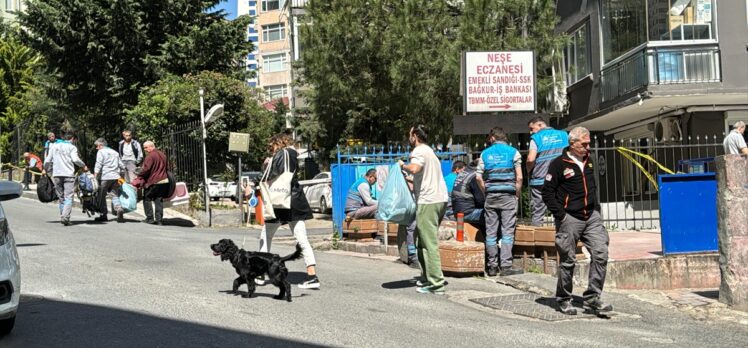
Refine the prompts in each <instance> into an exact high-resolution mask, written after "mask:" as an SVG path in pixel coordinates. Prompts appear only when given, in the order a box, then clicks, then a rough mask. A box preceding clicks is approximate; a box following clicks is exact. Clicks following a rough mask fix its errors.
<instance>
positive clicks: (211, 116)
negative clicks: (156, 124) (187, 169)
mask: <svg viewBox="0 0 748 348" xmlns="http://www.w3.org/2000/svg"><path fill="white" fill-rule="evenodd" d="M204 94H205V90H204V89H203V88H202V87H200V123H201V124H202V129H203V190H205V215H206V217H207V218H208V226H210V225H211V224H212V221H211V218H210V197H209V195H208V154H207V152H206V150H205V141H206V140H207V139H208V133H207V131H206V130H205V126H206V125H207V124H209V123H210V122H212V121H215V120H217V119H218V118H219V117H221V115H222V114H223V104H216V105H213V107H212V108H210V110H208V114H207V115H205V102H204V100H203V95H204Z"/></svg>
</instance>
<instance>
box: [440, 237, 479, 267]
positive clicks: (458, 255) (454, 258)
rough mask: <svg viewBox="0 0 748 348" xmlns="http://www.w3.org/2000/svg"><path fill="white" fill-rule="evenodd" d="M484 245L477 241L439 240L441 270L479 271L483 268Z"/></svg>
mask: <svg viewBox="0 0 748 348" xmlns="http://www.w3.org/2000/svg"><path fill="white" fill-rule="evenodd" d="M485 252H486V251H485V245H484V244H483V243H479V242H470V241H466V242H457V241H454V240H448V241H441V242H439V255H440V256H441V261H442V271H444V272H452V273H481V272H483V270H484V269H485V262H484V258H485Z"/></svg>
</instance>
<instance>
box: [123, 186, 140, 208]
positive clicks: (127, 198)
mask: <svg viewBox="0 0 748 348" xmlns="http://www.w3.org/2000/svg"><path fill="white" fill-rule="evenodd" d="M119 204H120V205H121V206H122V210H124V212H125V213H129V212H131V211H135V209H137V207H138V191H137V190H136V189H135V186H132V185H130V184H128V183H124V184H122V190H121V191H120V194H119Z"/></svg>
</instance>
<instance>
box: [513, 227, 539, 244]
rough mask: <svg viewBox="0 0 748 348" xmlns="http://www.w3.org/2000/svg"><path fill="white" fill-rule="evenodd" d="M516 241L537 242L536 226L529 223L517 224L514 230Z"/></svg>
mask: <svg viewBox="0 0 748 348" xmlns="http://www.w3.org/2000/svg"><path fill="white" fill-rule="evenodd" d="M514 243H515V244H517V243H526V244H524V245H529V244H527V243H532V245H534V244H535V227H533V226H527V225H517V228H516V229H515V231H514Z"/></svg>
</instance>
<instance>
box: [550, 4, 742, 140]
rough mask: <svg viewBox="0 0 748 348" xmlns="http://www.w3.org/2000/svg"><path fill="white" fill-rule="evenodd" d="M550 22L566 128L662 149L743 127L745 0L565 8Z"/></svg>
mask: <svg viewBox="0 0 748 348" xmlns="http://www.w3.org/2000/svg"><path fill="white" fill-rule="evenodd" d="M557 15H558V16H559V17H560V19H561V22H560V24H559V25H558V26H557V31H558V32H563V33H567V34H569V35H570V38H571V39H570V43H569V44H568V46H567V47H566V49H565V51H564V70H565V71H564V74H565V81H566V84H567V89H566V90H567V96H568V101H569V110H568V115H566V116H565V122H564V123H566V124H568V126H576V125H580V126H585V127H587V128H589V129H590V130H592V131H597V132H601V134H603V135H605V136H611V137H613V138H616V139H623V138H635V139H636V138H642V139H643V138H654V139H656V140H658V141H668V140H671V139H676V140H677V139H680V138H685V139H687V138H688V136H691V137H695V136H702V137H703V136H705V135H709V136H711V135H717V136H718V137H722V136H723V135H724V134H725V133H726V132H728V131H729V126H730V125H731V124H733V123H734V122H736V121H738V120H743V121H748V50H747V48H748V46H747V45H748V1H742V0H739V1H734V0H732V1H731V0H564V1H558V4H557ZM718 140H719V139H718Z"/></svg>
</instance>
